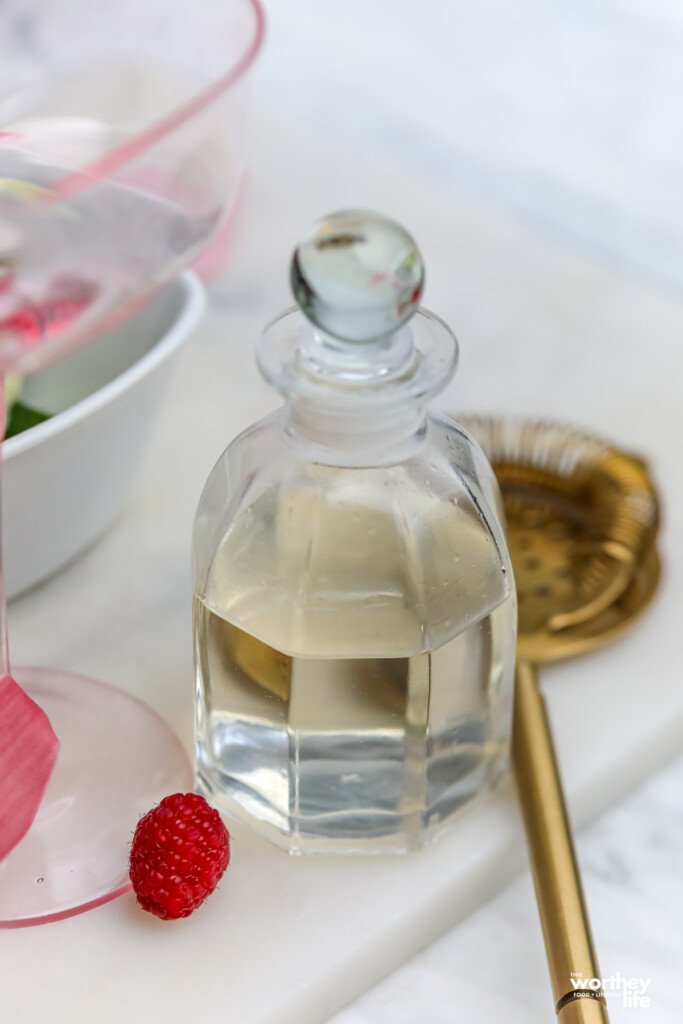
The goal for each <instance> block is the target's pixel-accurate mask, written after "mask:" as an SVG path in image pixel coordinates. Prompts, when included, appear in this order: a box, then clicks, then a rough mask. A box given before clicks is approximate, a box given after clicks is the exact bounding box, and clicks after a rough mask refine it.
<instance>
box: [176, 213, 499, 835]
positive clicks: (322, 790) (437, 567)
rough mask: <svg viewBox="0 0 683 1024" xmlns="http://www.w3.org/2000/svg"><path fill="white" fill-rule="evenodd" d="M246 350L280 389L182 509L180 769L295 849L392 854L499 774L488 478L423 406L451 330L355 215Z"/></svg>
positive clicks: (384, 222) (307, 241)
mask: <svg viewBox="0 0 683 1024" xmlns="http://www.w3.org/2000/svg"><path fill="white" fill-rule="evenodd" d="M291 279H292V286H293V291H294V295H295V298H296V300H297V303H298V306H299V308H298V309H292V310H289V311H287V312H285V313H284V314H282V315H281V316H280V317H279V318H277V319H276V320H274V321H273V322H272V323H271V324H270V325H269V326H268V327H267V329H266V331H265V333H264V335H263V337H262V339H261V342H260V345H259V348H258V357H257V358H258V364H259V368H260V370H261V372H262V374H263V375H264V376H265V378H266V379H267V380H268V381H269V382H270V383H271V384H273V385H274V386H275V387H276V388H277V389H278V390H279V391H280V392H281V393H282V394H283V395H284V399H285V402H284V405H283V406H282V408H280V409H278V410H277V411H276V412H275V413H273V414H272V415H270V416H268V417H266V418H265V419H263V420H261V421H260V422H259V423H256V424H255V425H254V426H252V427H250V428H249V429H248V430H246V431H245V432H244V433H243V434H241V435H240V436H239V437H237V438H236V439H235V440H234V441H233V442H232V443H231V444H230V445H229V447H228V448H227V449H226V451H225V452H224V453H223V455H222V456H221V458H220V459H219V461H218V463H217V464H216V466H215V467H214V469H213V471H212V472H211V474H210V476H209V479H208V481H207V483H206V486H205V488H204V491H203V493H202V496H201V500H200V503H199V508H198V511H197V516H196V520H195V527H194V538H193V556H194V581H195V583H194V586H195V594H194V644H195V660H196V670H197V716H196V754H197V776H198V786H199V789H200V791H202V792H203V793H204V794H205V795H206V796H207V798H208V799H209V800H210V801H211V802H212V803H213V804H214V805H215V806H216V807H218V808H219V810H221V811H223V812H225V813H226V814H227V815H229V816H233V817H235V818H238V819H241V820H243V821H246V822H247V823H248V824H249V825H251V826H252V827H253V828H255V829H256V830H257V831H258V832H260V833H262V834H263V835H264V836H267V837H268V838H269V839H271V840H272V841H273V842H275V843H277V844H278V845H280V846H283V847H285V848H286V849H288V850H289V851H290V852H292V853H302V852H309V851H311V852H327V851H329V852H344V853H346V852H382V851H404V850H408V849H411V848H414V847H416V846H419V845H420V844H422V843H423V842H425V841H428V840H430V839H431V838H432V837H433V836H434V835H436V834H437V833H438V832H440V831H441V829H442V828H443V827H444V826H445V825H446V824H447V823H449V822H450V821H451V819H452V818H453V816H454V815H455V814H456V813H457V812H458V811H460V810H461V809H462V808H464V807H467V806H468V805H469V804H471V802H472V801H473V799H474V798H475V797H477V796H478V795H479V794H481V793H482V792H485V791H487V790H488V789H489V788H490V787H491V786H493V785H494V784H495V782H496V781H497V780H498V778H499V777H500V776H501V774H502V773H503V772H504V770H505V767H506V763H507V757H508V746H509V735H510V726H511V703H512V681H513V669H514V659H515V631H516V605H515V590H514V583H513V578H512V571H511V566H510V559H509V555H508V551H507V546H506V542H505V536H504V531H503V528H502V525H501V520H502V511H501V503H500V496H499V493H498V489H497V485H496V481H495V478H494V476H493V473H492V470H491V468H490V466H489V465H488V463H487V462H486V459H485V458H484V455H483V454H482V452H481V450H480V449H479V447H478V446H477V445H476V443H475V442H474V441H473V440H472V438H470V437H469V435H468V434H467V433H466V432H465V431H464V430H463V429H462V428H461V427H459V426H458V425H457V424H456V423H454V422H453V421H451V420H449V419H447V418H445V417H442V416H438V415H434V414H433V413H428V412H427V411H426V403H427V400H428V399H429V398H430V397H431V396H432V395H434V394H435V393H437V392H438V391H440V390H441V389H442V388H444V387H445V385H446V384H447V383H448V381H449V380H450V379H451V377H452V375H453V373H454V371H455V366H456V361H457V343H456V340H455V338H454V336H453V335H452V333H451V332H450V330H449V329H448V328H447V327H446V325H445V324H444V323H443V322H442V321H441V320H439V319H438V318H437V317H435V316H434V315H433V314H432V313H429V312H427V311H426V310H424V309H419V308H418V301H419V298H420V294H421V291H422V287H423V282H424V271H423V264H422V259H421V256H420V254H419V252H418V250H417V247H416V245H415V243H414V241H413V240H412V238H411V237H410V235H408V234H407V232H406V231H405V230H404V229H403V228H402V227H400V226H399V225H398V224H396V223H395V222H393V221H391V220H388V219H386V218H384V217H381V216H379V215H378V214H374V213H369V212H366V211H344V212H341V213H337V214H334V215H331V216H329V217H327V218H325V219H324V220H321V221H319V222H318V223H317V224H316V225H314V226H313V228H312V229H311V230H310V232H309V233H308V234H307V235H306V236H305V238H304V239H303V240H302V241H301V243H300V244H299V246H298V247H297V249H296V251H295V253H294V257H293V260H292V267H291Z"/></svg>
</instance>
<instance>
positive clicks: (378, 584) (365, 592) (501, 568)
mask: <svg viewBox="0 0 683 1024" xmlns="http://www.w3.org/2000/svg"><path fill="white" fill-rule="evenodd" d="M472 444H473V443H472ZM485 465H486V464H485V463H484V467H485ZM482 469H483V467H482V465H481V464H479V462H478V459H477V452H476V450H475V449H473V448H471V445H470V439H469V437H468V435H466V434H465V433H464V432H462V431H460V430H459V429H458V428H456V427H455V426H454V425H452V424H451V423H450V422H449V421H445V420H442V419H441V418H438V417H436V418H430V420H429V421H428V425H427V437H426V439H425V444H424V445H423V446H422V447H421V449H420V451H419V453H418V454H416V455H415V456H413V457H412V458H410V459H407V460H405V461H404V462H400V463H395V464H391V465H386V466H373V467H336V466H329V465H321V464H318V463H310V462H307V461H305V460H303V459H302V458H300V456H299V453H298V452H297V451H296V450H295V449H293V448H292V446H290V445H289V444H288V443H287V440H286V436H285V435H284V432H283V424H282V421H281V419H280V418H278V416H277V414H276V415H274V416H271V417H268V418H267V419H266V420H263V421H261V422H260V423H259V424H255V425H254V427H253V428H250V429H249V431H246V432H245V433H244V434H242V435H240V437H239V438H237V439H236V440H235V442H233V444H232V445H230V446H229V448H228V449H227V450H226V451H225V453H224V455H223V456H222V458H221V459H220V460H219V463H218V464H217V466H216V467H214V470H213V472H212V476H211V477H210V478H209V482H208V483H207V487H206V488H205V490H204V494H203V496H202V502H200V508H199V510H198V513H197V519H196V522H195V544H194V549H195V551H194V557H195V580H196V589H197V591H198V595H199V596H200V597H201V598H202V599H204V600H206V601H207V603H208V604H210V605H211V606H212V607H213V609H214V610H215V611H217V612H218V613H219V614H221V615H223V616H224V617H225V618H228V619H229V620H231V621H233V622H234V623H235V624H236V625H239V626H240V627H242V628H245V629H247V630H248V631H249V632H252V633H254V634H255V635H257V636H259V637H260V638H261V639H263V640H264V641H266V642H268V643H270V644H271V646H275V647H279V648H280V649H284V650H288V651H289V652H290V653H296V652H297V651H298V650H299V648H301V647H305V648H307V649H310V647H311V644H312V643H313V644H315V636H316V635H327V634H328V633H329V630H326V627H325V623H328V622H329V621H330V619H331V617H333V616H335V617H336V619H337V621H338V622H341V623H346V624H347V634H346V636H345V639H344V643H343V644H342V646H344V644H345V645H346V646H347V647H348V645H349V644H351V642H352V641H353V644H355V646H356V648H358V647H361V648H363V649H364V650H365V651H366V652H369V653H368V655H367V656H374V653H377V652H376V650H375V648H374V647H373V644H374V643H375V641H376V642H377V643H378V644H380V645H383V646H384V647H386V643H387V640H388V638H389V636H391V637H392V638H393V640H392V642H394V643H398V644H399V646H401V645H402V649H403V648H405V649H409V650H410V651H411V652H413V653H415V652H417V651H418V650H423V649H428V648H431V647H433V646H435V645H436V646H438V645H439V644H440V643H442V642H445V641H446V640H447V639H450V638H451V637H452V636H454V635H456V634H457V633H458V632H460V631H462V629H463V628H465V627H466V625H468V624H472V623H474V622H476V621H478V620H479V619H481V618H483V617H484V616H485V615H486V614H488V613H489V612H491V611H492V610H493V609H494V608H495V607H497V606H498V605H499V604H501V603H502V602H503V601H504V600H505V599H506V598H507V597H508V596H509V595H510V592H511V586H512V581H511V572H510V565H509V557H508V554H507V549H506V546H505V540H504V536H503V532H502V527H501V525H500V523H499V522H498V519H497V516H496V512H495V508H493V507H492V506H491V496H490V493H489V492H490V491H491V488H490V480H488V479H487V478H486V476H487V474H486V472H483V471H482ZM212 478H213V483H212ZM273 630H274V631H275V633H277V634H278V637H279V639H280V643H275V642H273V641H274V639H276V637H274V636H273V635H272V633H273ZM342 632H343V630H342ZM280 634H282V635H280ZM284 641H286V642H284ZM340 643H341V640H340ZM295 649H296V650H295ZM373 652H374V653H373Z"/></svg>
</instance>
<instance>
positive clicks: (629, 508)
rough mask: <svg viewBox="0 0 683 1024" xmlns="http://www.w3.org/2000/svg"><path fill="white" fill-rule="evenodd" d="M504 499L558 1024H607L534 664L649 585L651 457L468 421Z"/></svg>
mask: <svg viewBox="0 0 683 1024" xmlns="http://www.w3.org/2000/svg"><path fill="white" fill-rule="evenodd" d="M459 420H460V422H462V423H464V426H465V427H466V428H467V429H468V430H469V431H470V432H471V433H472V434H473V435H474V437H475V438H476V439H477V440H478V441H479V443H480V444H481V446H482V447H483V449H484V451H485V453H486V455H487V457H488V459H489V461H490V463H491V464H492V466H493V469H494V471H495V474H496V476H497V478H498V482H499V484H500V487H501V491H502V495H503V504H504V507H505V515H506V519H507V528H508V541H509V546H510V555H511V558H512V565H513V569H514V574H515V581H516V585H517V595H518V601H519V632H518V643H517V657H518V661H517V671H516V677H515V703H514V716H513V740H512V761H513V766H514V771H515V776H516V781H517V789H518V793H519V801H520V804H521V807H522V814H523V817H524V824H525V828H526V835H527V844H528V848H529V857H530V861H531V868H532V873H533V877H534V885H535V888H536V898H537V901H538V907H539V912H540V917H541V924H542V927H543V936H544V939H545V946H546V953H547V957H548V964H549V968H550V975H551V982H552V986H553V992H554V996H555V1004H556V1005H555V1008H556V1012H557V1014H558V1019H559V1020H560V1021H561V1022H562V1024H606V1022H608V1020H609V1018H608V1014H607V1009H606V1006H605V998H604V993H602V992H601V991H600V990H598V991H593V990H590V989H589V990H584V991H582V992H581V998H578V997H577V996H576V994H575V991H574V987H573V985H572V981H571V975H572V973H575V974H578V975H581V976H582V977H583V978H584V979H586V978H588V979H592V978H600V977H601V975H600V970H599V968H598V962H597V957H596V954H595V949H594V946H593V939H592V935H591V928H590V922H589V918H588V912H587V909H586V904H585V899H584V895H583V889H582V886H581V878H580V875H579V869H578V865H577V861H576V855H575V852H574V845H573V842H572V836H571V830H570V825H569V819H568V816H567V810H566V805H565V801H564V796H563V793H562V785H561V781H560V777H559V773H558V768H557V761H556V758H555V753H554V749H553V742H552V736H551V733H550V726H549V723H548V718H547V715H546V710H545V705H544V702H543V697H542V695H541V693H540V690H539V687H538V680H537V674H536V666H537V665H539V664H544V663H546V662H550V661H557V660H559V659H561V658H568V657H572V656H574V655H577V654H581V653H584V652H586V651H591V650H594V649H596V648H598V647H602V646H604V645H605V644H607V643H609V642H610V641H611V640H613V639H615V638H616V637H617V636H618V635H619V634H621V633H622V632H624V631H625V630H627V629H628V628H629V627H630V626H631V624H632V623H633V621H634V619H635V618H636V616H637V615H638V614H639V613H640V612H641V611H643V609H644V608H645V607H646V605H647V604H648V602H649V601H650V599H651V598H652V596H653V595H654V593H655V590H656V588H657V583H658V580H659V559H658V556H657V551H656V547H655V539H656V535H657V529H658V526H659V506H658V501H657V494H656V491H655V488H654V485H653V483H652V480H651V479H650V476H649V474H648V469H647V466H646V464H645V463H644V462H643V461H642V460H641V459H639V458H638V457H636V456H633V455H629V454H627V453H625V452H621V451H619V450H618V449H616V448H613V447H611V446H610V445H609V444H607V443H606V442H605V441H602V440H600V439H599V438H595V437H591V436H590V435H587V434H584V433H581V432H580V431H578V430H573V429H571V428H567V427H564V426H561V425H557V424H551V423H539V422H514V421H507V420H499V419H493V418H485V417H471V418H466V419H465V420H463V419H462V417H459Z"/></svg>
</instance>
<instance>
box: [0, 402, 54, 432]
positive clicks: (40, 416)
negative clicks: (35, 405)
mask: <svg viewBox="0 0 683 1024" xmlns="http://www.w3.org/2000/svg"><path fill="white" fill-rule="evenodd" d="M51 416H52V413H51V412H41V410H40V409H32V408H31V406H30V405H24V403H23V402H15V403H14V405H13V406H12V412H11V413H10V418H9V423H8V424H7V430H6V431H5V438H9V437H14V436H15V434H21V433H22V432H23V431H24V430H30V429H31V427H35V426H37V425H38V424H39V423H44V422H45V420H49V419H50V417H51Z"/></svg>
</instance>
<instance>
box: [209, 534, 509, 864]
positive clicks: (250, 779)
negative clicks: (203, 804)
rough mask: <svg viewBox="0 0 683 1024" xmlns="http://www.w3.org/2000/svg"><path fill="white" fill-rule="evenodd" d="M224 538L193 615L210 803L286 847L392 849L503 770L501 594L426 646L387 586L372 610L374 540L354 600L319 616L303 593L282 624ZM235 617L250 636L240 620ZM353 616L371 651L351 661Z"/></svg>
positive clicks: (423, 833) (441, 819) (358, 646)
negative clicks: (364, 589) (242, 583)
mask: <svg viewBox="0 0 683 1024" xmlns="http://www.w3.org/2000/svg"><path fill="white" fill-rule="evenodd" d="M366 519H367V517H366ZM304 521H306V520H304ZM385 536H386V531H385ZM482 543H483V541H482ZM222 548H223V549H222V550H221V551H220V552H219V555H218V556H217V557H216V559H215V561H214V570H220V572H218V573H216V571H214V573H213V574H212V577H211V582H210V585H209V587H208V596H207V594H206V593H205V594H204V595H202V596H198V597H196V598H195V610H194V633H195V658H196V665H197V687H198V693H197V771H198V780H199V785H200V787H201V788H202V789H203V791H204V793H205V794H206V795H207V796H208V797H209V798H210V799H211V801H212V802H213V803H214V804H215V805H216V806H218V807H219V808H220V809H221V810H223V811H224V812H226V813H228V814H229V815H232V816H234V817H237V818H239V819H242V820H245V821H247V822H248V823H249V824H250V825H251V826H252V827H255V828H256V829H257V830H258V831H260V832H262V833H263V834H265V835H267V836H268V838H270V839H271V840H273V841H274V842H276V843H278V844H279V845H282V846H285V847H286V848H288V849H289V850H290V851H291V852H302V851H334V852H348V851H356V850H357V851H364V850H365V851H369V852H376V851H382V850H397V851H400V850H406V849H409V848H411V847H414V846H416V845H419V844H420V843H423V842H425V841H426V840H429V839H430V838H431V837H432V836H433V835H435V834H436V833H438V832H439V831H440V830H441V828H442V827H443V826H444V825H445V824H446V823H448V822H449V821H450V820H451V818H452V817H453V815H454V814H456V813H457V812H458V811H459V810H460V809H461V808H463V807H465V806H467V805H469V803H470V802H471V801H472V800H473V799H474V798H475V797H476V796H478V795H479V794H480V793H482V792H483V791H486V790H487V789H489V788H490V787H491V786H492V785H493V784H494V783H495V782H496V781H497V779H498V777H499V776H500V775H501V773H502V772H503V771H504V769H505V766H506V760H507V751H508V736H509V718H510V698H511V687H510V682H511V680H510V675H511V658H510V651H511V649H512V650H514V630H515V607H514V595H513V594H512V593H511V592H510V591H509V590H508V591H507V596H506V597H505V599H504V600H503V601H502V602H501V603H500V604H498V606H497V607H496V608H495V609H494V610H492V611H489V612H488V613H487V614H485V615H483V616H482V617H481V618H479V619H476V620H475V621H471V622H469V623H466V624H465V623H464V626H465V628H463V629H462V631H461V632H459V633H458V634H457V635H456V636H453V637H451V638H450V639H448V640H447V641H446V642H444V643H442V644H440V645H438V646H436V647H435V648H434V649H431V650H424V649H423V650H420V636H421V635H422V633H423V630H421V628H420V625H419V622H418V617H417V613H416V609H411V608H408V607H406V605H405V600H400V599H399V598H398V595H394V596H393V599H392V594H391V592H390V589H389V588H386V589H385V591H384V593H380V594H377V593H375V595H374V597H375V600H374V604H373V605H370V604H369V602H368V600H367V595H362V594H360V593H359V591H360V588H361V585H362V583H361V575H360V573H362V574H363V579H364V580H367V579H368V578H372V574H373V564H372V563H373V553H374V557H375V559H376V558H377V557H380V558H381V557H382V555H383V554H386V552H383V551H382V545H381V544H380V543H378V542H377V541H375V543H374V545H373V546H372V548H368V546H367V545H366V547H365V549H364V551H362V552H361V554H362V555H364V558H361V559H360V562H359V566H361V567H364V572H363V569H362V568H361V570H360V573H359V576H358V579H357V580H356V586H355V587H354V586H350V587H349V593H350V594H351V596H352V598H353V599H352V600H351V601H350V602H349V603H348V604H347V605H346V606H344V602H343V601H340V598H339V595H335V600H334V602H333V603H334V604H335V605H336V612H335V613H333V614H323V613H322V612H321V608H320V606H319V605H318V606H312V605H311V604H309V603H307V599H306V598H305V597H304V598H303V600H302V605H301V606H300V607H299V608H298V610H297V615H296V619H297V628H296V629H295V630H294V631H292V630H289V631H288V630H287V629H285V628H284V627H283V624H284V623H285V622H286V617H284V616H283V614H282V608H281V607H280V604H279V595H278V594H277V592H276V591H275V590H272V591H271V592H270V593H269V594H268V593H265V594H264V592H263V591H261V600H260V602H256V601H255V600H254V594H253V593H249V594H245V593H244V592H241V593H240V592H239V591H238V592H236V591H235V590H234V585H235V583H236V582H237V581H238V580H239V579H240V560H239V557H238V555H237V552H236V549H235V533H233V534H232V535H229V536H228V537H227V538H226V541H225V542H224V545H223V546H222ZM280 552H281V553H282V548H280ZM345 553H346V562H347V567H348V563H349V549H347V548H345V546H344V545H342V546H341V547H340V546H339V545H337V546H336V547H335V548H334V549H328V552H327V567H328V569H329V568H330V564H329V563H330V560H332V561H334V562H338V561H339V560H340V559H344V557H345ZM351 561H352V560H351ZM474 564H475V562H472V563H469V565H474ZM230 565H232V567H233V572H232V573H230V572H228V568H229V566H230ZM253 568H254V566H253V563H252V577H251V578H252V580H253V579H254V575H253ZM226 573H227V575H226ZM245 578H246V577H245ZM345 582H346V583H347V584H350V582H351V581H349V580H348V579H346V581H345ZM221 594H222V599H221ZM364 597H365V598H366V599H364ZM313 604H314V605H315V602H313ZM217 605H219V606H221V607H217ZM228 608H229V609H230V611H228V610H227V609H228ZM240 610H241V611H242V613H243V615H242V616H239V612H240ZM230 612H232V613H233V614H234V613H238V614H237V615H235V618H238V621H240V619H241V620H242V621H241V624H240V625H237V624H236V622H234V621H230V618H231V615H230ZM245 617H246V618H247V619H248V621H249V623H250V625H251V627H252V629H253V632H251V631H247V630H245V629H244V628H241V627H242V626H243V625H244V621H243V620H244V618H245ZM363 617H364V618H365V623H366V626H365V638H366V640H367V638H369V637H372V646H373V650H372V652H371V655H372V656H363V657H358V656H355V657H354V656H353V655H358V654H359V653H363V649H364V647H366V648H367V643H366V642H364V636H363V633H362V630H360V631H359V626H360V622H361V619H362V618H363ZM466 618H467V616H466ZM255 633H258V636H257V635H255ZM288 635H289V638H290V642H291V641H292V638H293V637H294V636H296V638H297V641H296V651H295V652H294V649H293V648H292V647H290V648H289V650H287V647H286V646H285V643H283V641H285V640H286V638H287V636H288ZM265 637H270V638H272V639H275V638H278V639H279V640H280V642H281V643H282V646H281V647H275V646H272V645H271V644H269V643H267V642H265V640H264V639H262V638H265ZM352 638H353V640H354V642H353V643H352V642H351V640H352ZM307 639H308V644H306V640H307ZM378 642H379V644H380V645H382V646H384V652H382V651H381V650H379V649H378V646H377V645H378ZM306 645H307V646H308V648H309V651H310V653H309V654H307V653H306V651H305V650H302V646H304V647H305V646H306ZM344 648H346V649H347V650H346V651H345V650H344ZM411 650H412V651H414V652H415V653H410V652H411ZM400 652H403V653H400ZM346 653H348V656H343V655H344V654H346Z"/></svg>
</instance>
